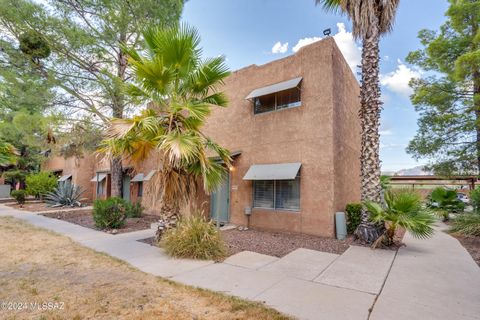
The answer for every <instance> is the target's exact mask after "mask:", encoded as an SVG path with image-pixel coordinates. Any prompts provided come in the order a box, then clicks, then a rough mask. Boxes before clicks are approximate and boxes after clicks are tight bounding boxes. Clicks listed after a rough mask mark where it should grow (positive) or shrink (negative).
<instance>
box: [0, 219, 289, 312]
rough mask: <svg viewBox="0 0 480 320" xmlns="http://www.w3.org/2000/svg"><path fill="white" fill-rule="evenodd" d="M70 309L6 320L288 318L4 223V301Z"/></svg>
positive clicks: (0, 265) (0, 274)
mask: <svg viewBox="0 0 480 320" xmlns="http://www.w3.org/2000/svg"><path fill="white" fill-rule="evenodd" d="M9 301H10V302H22V303H23V302H26V303H34V302H37V303H43V302H52V303H57V304H58V306H61V303H63V306H64V308H63V310H58V309H57V310H47V311H44V310H38V309H33V310H32V309H31V308H29V309H28V310H22V311H6V310H2V309H0V318H1V319H76V320H80V319H162V320H168V319H172V320H173V319H175V320H177V319H288V318H287V317H285V316H283V315H281V314H279V313H278V312H276V311H274V310H272V309H268V308H266V307H264V306H263V305H261V304H259V303H252V302H247V301H244V300H240V299H237V298H232V297H228V296H225V295H222V294H217V293H213V292H210V291H206V290H200V289H194V288H191V287H188V286H183V285H179V284H176V283H173V282H171V281H168V280H164V279H160V278H157V277H154V276H152V275H148V274H145V273H143V272H140V271H138V270H136V269H134V268H132V267H130V266H129V265H127V264H125V263H123V262H121V261H119V260H116V259H113V258H111V257H108V256H106V255H104V254H100V253H96V252H94V251H92V250H90V249H88V248H84V247H82V246H80V245H78V244H76V243H74V242H73V241H71V240H70V239H69V238H66V237H63V236H60V235H57V234H54V233H52V232H48V231H45V230H43V229H38V228H35V227H32V226H30V225H28V224H26V223H24V222H22V221H20V220H17V219H14V218H0V302H9Z"/></svg>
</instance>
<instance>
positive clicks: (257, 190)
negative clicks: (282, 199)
mask: <svg viewBox="0 0 480 320" xmlns="http://www.w3.org/2000/svg"><path fill="white" fill-rule="evenodd" d="M273 189H274V181H273V180H257V181H254V182H253V190H254V191H253V206H254V207H255V208H270V209H273V208H274V206H273V204H274V199H273V198H274V190H273Z"/></svg>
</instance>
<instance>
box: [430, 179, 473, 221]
mask: <svg viewBox="0 0 480 320" xmlns="http://www.w3.org/2000/svg"><path fill="white" fill-rule="evenodd" d="M429 206H430V207H432V208H434V209H438V210H443V211H446V214H445V213H443V214H442V213H440V215H441V216H443V217H444V220H448V213H451V212H455V213H457V212H463V210H465V203H463V202H462V201H460V200H458V198H457V192H456V191H455V190H451V189H445V188H442V187H437V188H435V189H433V191H432V193H431V194H430V203H429ZM445 218H446V219H445Z"/></svg>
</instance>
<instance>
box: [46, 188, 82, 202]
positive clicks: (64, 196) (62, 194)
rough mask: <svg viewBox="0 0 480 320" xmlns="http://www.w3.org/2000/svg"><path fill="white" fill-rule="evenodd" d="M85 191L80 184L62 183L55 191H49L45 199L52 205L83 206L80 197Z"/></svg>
mask: <svg viewBox="0 0 480 320" xmlns="http://www.w3.org/2000/svg"><path fill="white" fill-rule="evenodd" d="M84 191H85V190H82V188H80V187H79V186H76V185H73V184H70V183H62V184H60V185H59V186H58V187H57V188H56V189H55V191H53V192H48V193H47V194H46V195H45V197H44V200H45V202H46V203H47V204H48V205H50V206H52V207H64V206H65V207H81V206H82V204H81V202H80V199H81V198H80V197H81V196H82V194H83V192H84Z"/></svg>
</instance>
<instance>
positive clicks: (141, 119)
mask: <svg viewBox="0 0 480 320" xmlns="http://www.w3.org/2000/svg"><path fill="white" fill-rule="evenodd" d="M143 37H144V39H145V43H146V48H147V50H146V52H137V51H135V50H134V49H130V48H127V47H125V48H124V50H125V52H127V53H128V55H129V63H130V65H131V66H132V68H133V70H134V73H135V77H136V79H135V80H136V85H132V86H131V87H130V88H129V89H128V91H129V93H130V94H131V95H132V96H133V97H135V98H136V99H138V102H139V103H146V104H147V109H146V110H144V111H143V112H141V113H140V114H139V115H137V116H134V117H133V118H131V119H116V120H113V121H112V122H111V126H110V129H109V134H108V138H107V139H106V140H104V142H103V146H102V148H101V151H103V152H106V153H107V154H109V155H110V156H118V155H121V156H123V157H125V158H129V159H130V160H131V161H133V162H140V161H142V160H144V159H146V158H147V157H148V156H149V155H150V154H151V153H152V152H157V153H158V154H159V156H160V160H159V161H158V163H157V166H158V168H157V169H158V172H159V173H158V174H157V175H156V176H155V181H153V183H152V184H153V185H154V190H153V192H152V193H153V195H154V197H153V199H152V201H154V202H155V201H156V200H162V203H163V208H162V213H163V212H170V213H173V215H175V216H176V214H177V213H178V212H179V209H180V207H181V206H182V205H185V204H186V203H188V201H190V200H191V199H192V196H193V195H194V194H195V191H196V189H197V182H198V181H199V180H201V181H202V182H203V189H204V190H205V191H206V192H207V193H208V192H211V191H213V190H215V189H216V188H218V187H219V185H220V184H221V183H222V182H223V177H224V175H225V174H226V173H227V172H228V169H227V167H228V166H229V164H230V162H231V158H230V152H229V151H228V150H226V149H224V148H222V147H221V146H219V145H218V144H216V143H215V142H214V141H212V140H211V139H210V138H208V137H207V136H205V135H204V134H203V133H202V132H201V127H202V125H203V124H204V122H205V120H206V119H207V117H208V115H209V114H210V112H211V109H212V107H225V106H226V105H227V99H226V96H225V94H224V93H223V92H221V91H218V88H219V86H220V85H222V84H223V80H224V79H225V78H226V77H227V76H228V75H229V71H228V68H227V67H226V65H225V62H224V57H222V56H219V57H216V58H210V59H202V58H201V49H200V48H199V43H200V38H199V35H198V32H197V30H196V29H194V28H192V27H189V26H187V25H180V26H175V27H173V28H169V29H161V28H158V27H154V28H150V29H148V30H147V31H145V32H144V34H143ZM212 157H217V158H220V159H221V160H222V161H223V162H224V164H223V165H222V164H221V163H219V162H218V161H215V160H213V159H212Z"/></svg>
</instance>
